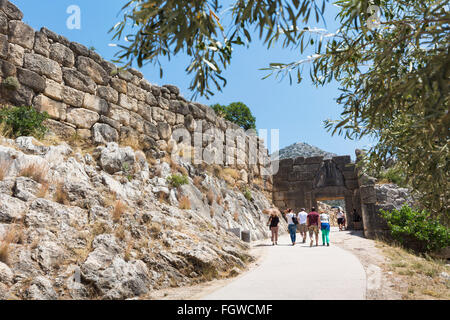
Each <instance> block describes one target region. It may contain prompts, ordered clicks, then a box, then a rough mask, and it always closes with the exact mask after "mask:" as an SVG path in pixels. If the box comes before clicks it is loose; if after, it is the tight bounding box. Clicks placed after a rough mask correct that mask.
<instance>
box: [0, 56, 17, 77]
mask: <svg viewBox="0 0 450 320" xmlns="http://www.w3.org/2000/svg"><path fill="white" fill-rule="evenodd" d="M16 75H17V68H16V66H15V65H14V64H12V63H11V62H9V61H6V60H0V77H3V78H7V77H15V76H16Z"/></svg>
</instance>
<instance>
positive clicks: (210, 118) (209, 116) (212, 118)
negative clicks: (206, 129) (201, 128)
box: [206, 108, 217, 123]
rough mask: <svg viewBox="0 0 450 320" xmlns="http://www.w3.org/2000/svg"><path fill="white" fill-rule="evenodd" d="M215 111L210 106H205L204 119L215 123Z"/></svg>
mask: <svg viewBox="0 0 450 320" xmlns="http://www.w3.org/2000/svg"><path fill="white" fill-rule="evenodd" d="M216 118H217V116H216V113H215V112H214V110H213V109H212V108H206V120H208V121H209V122H212V123H215V122H216Z"/></svg>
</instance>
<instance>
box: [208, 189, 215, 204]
mask: <svg viewBox="0 0 450 320" xmlns="http://www.w3.org/2000/svg"><path fill="white" fill-rule="evenodd" d="M206 199H207V200H208V204H209V205H210V206H212V205H213V203H214V199H215V196H214V192H212V190H209V191H208V193H207V194H206Z"/></svg>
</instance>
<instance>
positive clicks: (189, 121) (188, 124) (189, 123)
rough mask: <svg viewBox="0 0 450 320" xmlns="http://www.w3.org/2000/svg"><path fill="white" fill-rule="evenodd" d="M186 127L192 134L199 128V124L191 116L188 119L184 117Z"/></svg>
mask: <svg viewBox="0 0 450 320" xmlns="http://www.w3.org/2000/svg"><path fill="white" fill-rule="evenodd" d="M184 125H185V127H186V129H188V130H189V131H190V132H194V131H195V129H196V128H197V122H196V121H195V119H194V117H193V116H192V115H191V114H188V115H187V116H186V117H184Z"/></svg>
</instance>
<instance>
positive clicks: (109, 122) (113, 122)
mask: <svg viewBox="0 0 450 320" xmlns="http://www.w3.org/2000/svg"><path fill="white" fill-rule="evenodd" d="M99 121H100V122H101V123H106V124H107V125H109V126H111V127H113V128H114V129H116V130H120V122H119V121H116V120H114V119H111V118H108V117H107V116H104V115H100V120H99Z"/></svg>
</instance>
